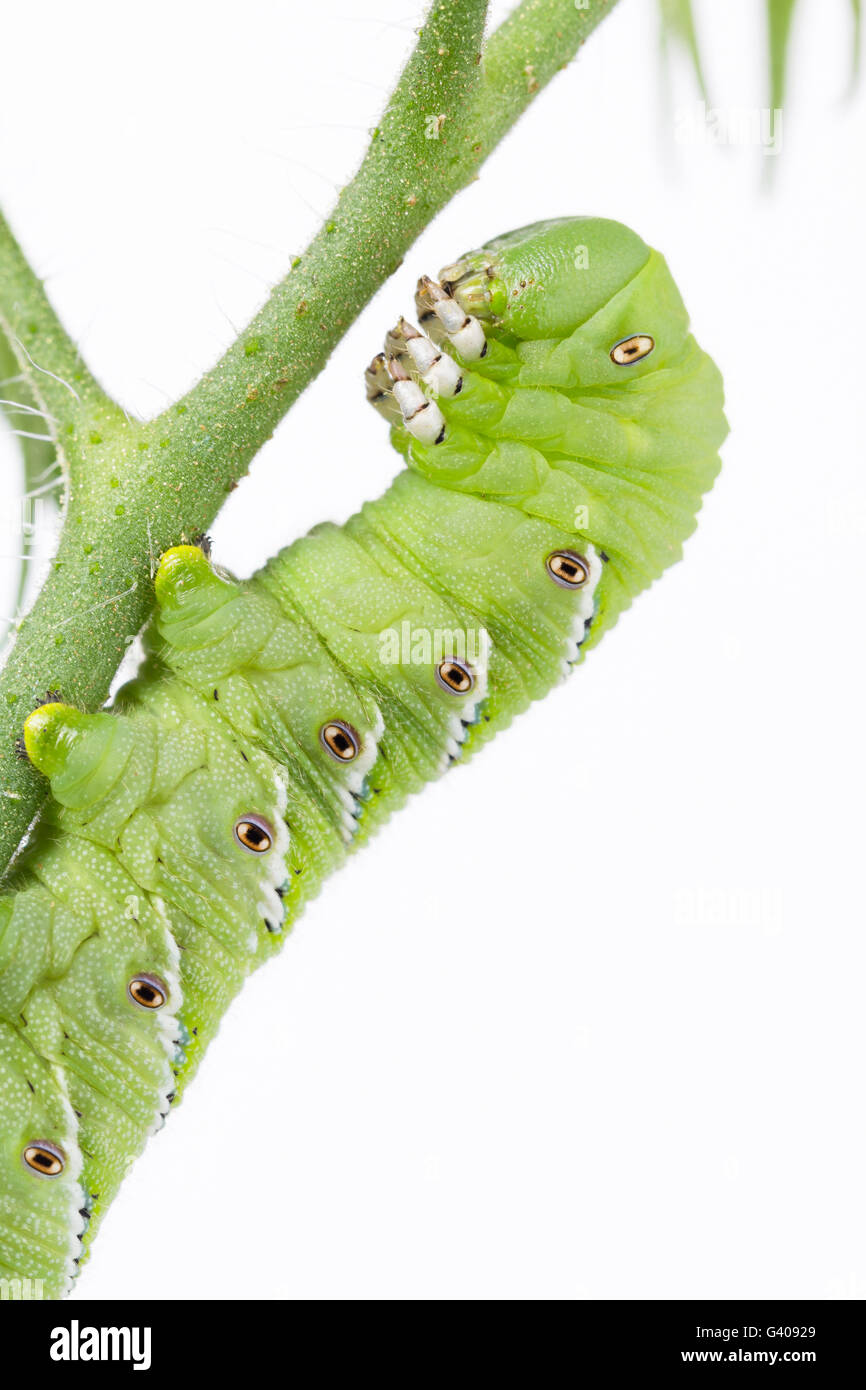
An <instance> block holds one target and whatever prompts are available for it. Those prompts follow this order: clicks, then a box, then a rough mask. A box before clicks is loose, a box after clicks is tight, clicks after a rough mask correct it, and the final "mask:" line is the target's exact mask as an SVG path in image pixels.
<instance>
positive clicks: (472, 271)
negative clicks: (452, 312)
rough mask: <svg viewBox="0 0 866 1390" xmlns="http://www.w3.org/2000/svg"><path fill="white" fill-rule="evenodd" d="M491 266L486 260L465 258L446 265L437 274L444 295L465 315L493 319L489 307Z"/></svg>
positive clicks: (492, 273) (491, 277) (491, 309)
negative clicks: (452, 300)
mask: <svg viewBox="0 0 866 1390" xmlns="http://www.w3.org/2000/svg"><path fill="white" fill-rule="evenodd" d="M493 277H494V272H493V266H492V265H491V263H490V262H489V261H488V260H484V261H479V260H478V259H477V258H472V257H467V258H465V259H463V260H460V261H455V262H454V264H453V265H446V266H445V267H444V268H443V269H442V270H440V272H439V281H440V284H441V285H442V288H443V290H444V291H445V293H446V294H448V295H451V296H452V298H454V299H456V301H457V303H458V304H459V305H460V307H461V309H462V310H463V311H464V313H466V314H471V315H474V316H475V317H476V318H479V319H492V318H493V317H494V314H493V308H492V305H491V299H492V294H491V281H492V280H493Z"/></svg>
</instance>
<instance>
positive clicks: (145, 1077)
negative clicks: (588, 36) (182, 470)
mask: <svg viewBox="0 0 866 1390" xmlns="http://www.w3.org/2000/svg"><path fill="white" fill-rule="evenodd" d="M417 305H418V312H419V316H420V330H423V331H419V329H417V328H414V327H412V326H411V325H409V324H407V323H406V322H404V321H403V320H401V321H400V323H399V324H398V326H397V328H396V329H395V330H394V331H393V332H392V333H390V334H389V335H388V337H387V340H386V351H385V353H384V354H382V355H380V356H379V357H377V358H376V359H374V361H373V363H372V364H371V366H370V368H369V369H368V372H367V390H368V395H369V397H370V399H371V400H372V402H373V404H374V405H375V406H376V408H377V409H379V410H380V411H381V412H382V413H383V414H384V415H385V416H386V417H387V418H388V419H389V420H390V421H391V425H392V430H391V437H392V442H393V443H394V445H395V446H396V448H397V449H398V450H399V451H400V453H401V454H402V455H403V458H404V459H405V462H406V465H407V467H406V469H405V470H404V471H401V473H400V474H399V475H398V476H397V478H396V480H395V481H394V483H393V484H392V485H391V487H390V488H389V489H388V491H387V492H386V493H385V494H384V496H383V497H381V498H380V499H379V500H378V501H375V502H371V503H369V504H367V505H366V506H365V507H363V508H362V510H361V511H360V512H359V513H358V514H357V515H356V516H354V517H352V518H351V519H350V520H349V521H348V522H347V523H346V524H345V525H344V526H335V525H330V524H327V525H323V526H319V527H316V528H315V529H314V530H313V531H312V532H311V533H310V534H309V535H307V536H305V537H303V538H302V539H300V540H298V541H296V542H295V543H294V544H293V545H291V546H290V547H289V548H288V549H287V550H285V551H283V552H282V553H281V554H280V555H278V556H277V557H276V558H275V559H273V560H272V561H271V562H270V563H269V564H268V565H266V566H265V568H264V569H263V570H261V571H260V572H259V573H258V574H257V575H256V576H255V577H254V578H253V579H251V580H250V581H249V582H246V583H238V582H236V581H235V580H234V579H232V578H231V577H230V576H228V575H226V574H224V573H222V572H221V571H219V570H218V569H217V568H215V567H214V566H212V564H211V562H210V560H209V558H208V556H207V554H206V553H205V552H204V551H203V550H202V549H201V548H198V547H195V546H188V545H182V546H178V547H177V548H175V549H173V550H170V551H168V552H167V553H166V554H165V555H163V556H162V559H161V561H160V564H159V569H158V572H157V575H156V581H155V588H156V600H157V605H158V608H157V616H156V619H155V623H154V625H153V628H152V630H151V632H150V634H149V637H148V656H147V659H146V662H145V664H144V667H143V669H142V671H141V673H140V675H139V677H138V678H137V679H136V680H134V681H133V682H131V683H130V684H129V685H127V686H126V687H125V688H124V689H123V690H122V691H121V692H120V694H119V695H118V697H117V700H116V702H115V706H114V709H113V711H112V712H110V713H109V712H104V713H100V714H94V715H91V714H84V713H81V712H79V711H77V710H75V709H72V708H70V707H69V706H67V705H64V704H62V703H60V702H59V700H57V699H54V698H52V699H51V701H50V702H49V703H46V704H45V705H43V706H41V707H40V708H38V709H36V710H35V711H34V712H33V713H32V714H31V715H30V717H29V718H28V720H27V722H26V725H25V730H24V746H25V749H26V754H27V755H28V756H29V757H30V759H31V760H32V762H33V763H34V764H35V766H36V767H37V768H39V769H40V770H41V771H42V772H43V773H44V774H45V776H46V777H48V778H49V779H50V783H51V792H52V798H51V803H50V807H49V810H48V812H47V814H46V816H45V818H44V820H43V822H42V823H41V825H40V827H39V829H38V832H37V833H36V835H35V836H34V838H33V840H32V842H31V844H30V845H29V847H28V848H27V850H26V852H25V853H24V855H23V856H22V858H21V860H20V861H19V864H18V866H17V869H16V873H15V876H14V879H13V881H12V882H11V884H10V885H9V888H8V890H7V891H6V892H5V893H4V894H3V895H2V897H0V1280H7V1281H8V1280H18V1281H27V1280H29V1281H31V1287H38V1290H39V1291H40V1292H41V1293H42V1294H43V1296H45V1297H59V1296H61V1295H62V1294H63V1293H64V1292H65V1291H66V1290H68V1288H69V1287H70V1283H71V1280H72V1279H73V1277H74V1275H75V1273H76V1272H77V1269H78V1266H79V1263H80V1260H81V1258H82V1255H83V1254H85V1253H86V1252H87V1251H88V1249H89V1246H90V1242H91V1241H92V1238H93V1235H94V1233H95V1231H96V1228H97V1227H98V1224H99V1221H100V1218H101V1216H102V1214H103V1213H104V1211H105V1209H106V1207H107V1205H108V1203H109V1202H110V1201H111V1199H112V1197H113V1196H114V1194H115V1192H116V1191H117V1188H118V1186H119V1184H120V1182H121V1180H122V1178H123V1176H124V1174H125V1173H126V1171H127V1169H128V1168H129V1166H130V1164H131V1163H132V1161H133V1160H134V1159H135V1158H136V1156H137V1155H138V1154H139V1152H140V1151H141V1149H142V1147H143V1145H144V1142H145V1140H146V1138H147V1136H148V1135H149V1134H150V1133H151V1132H152V1131H153V1130H155V1129H156V1128H158V1127H159V1126H160V1125H161V1124H162V1121H163V1119H164V1117H165V1115H166V1113H167V1112H168V1110H169V1107H170V1106H171V1104H172V1102H173V1101H175V1100H176V1098H177V1097H178V1096H179V1095H180V1094H181V1092H182V1090H183V1088H184V1086H185V1085H186V1084H187V1082H188V1080H189V1078H190V1076H191V1075H192V1074H193V1072H194V1070H195V1068H196V1066H197V1064H198V1062H199V1060H200V1058H201V1056H202V1054H203V1052H204V1050H205V1048H206V1046H207V1044H208V1041H209V1040H210V1038H211V1037H212V1036H213V1035H214V1032H215V1031H216V1028H217V1027H218V1024H219V1021H220V1018H221V1016H222V1014H223V1012H224V1010H225V1009H226V1008H227V1006H228V1004H229V1002H230V1001H231V999H232V997H233V995H234V994H235V993H236V991H237V990H238V989H239V988H240V986H241V984H242V983H243V981H244V979H245V977H246V976H247V975H248V974H249V972H250V971H251V970H252V969H254V968H255V967H256V966H258V965H260V964H261V963H262V962H263V961H265V960H267V959H268V958H269V957H270V956H271V955H273V954H274V953H275V952H276V951H277V950H278V949H279V947H280V945H281V944H282V940H283V938H284V937H285V935H286V932H287V930H288V928H289V926H290V924H291V923H292V922H293V921H294V920H295V918H296V917H297V915H298V913H299V912H300V910H301V909H302V907H303V905H304V903H305V902H306V901H307V899H308V898H309V897H310V896H311V895H312V894H314V893H315V892H317V891H318V889H319V887H320V885H321V883H322V881H323V879H324V878H325V876H326V875H327V874H329V873H330V872H332V870H333V869H335V868H336V867H337V866H338V865H339V864H340V863H341V861H342V860H343V858H344V857H345V855H346V854H347V852H348V851H349V850H350V849H351V848H354V847H355V846H357V845H359V844H361V843H363V842H364V840H365V839H366V838H367V837H368V836H369V835H371V834H372V833H373V832H374V831H375V830H376V829H377V828H378V827H379V826H380V825H381V824H382V822H383V821H384V820H385V819H386V818H387V817H388V816H389V815H390V814H391V812H392V811H393V810H395V809H396V808H397V807H398V806H400V805H401V804H402V802H403V801H404V800H405V799H406V797H407V796H408V795H409V794H410V793H411V792H415V791H417V790H419V789H420V788H421V787H422V786H423V785H424V783H425V782H427V781H429V780H430V779H432V778H435V777H437V776H439V775H440V774H441V773H442V772H443V771H445V770H446V768H448V767H449V766H450V764H451V763H453V762H455V761H456V760H458V759H460V760H465V759H466V758H467V757H468V756H469V755H471V754H472V753H474V752H475V751H476V750H477V749H478V748H479V747H481V745H482V744H483V743H484V742H485V741H486V740H487V739H488V738H490V737H491V736H492V735H493V734H494V733H496V732H497V731H498V730H499V729H502V728H504V727H505V726H506V725H507V724H508V723H510V721H511V719H512V718H513V717H514V716H515V715H516V714H518V713H519V712H520V711H521V710H523V709H525V708H526V707H527V706H528V705H529V703H530V702H531V701H532V700H536V699H538V698H540V697H541V696H542V695H544V694H545V693H546V692H547V691H548V690H549V689H550V688H551V687H552V686H553V685H555V684H556V683H557V682H558V681H559V680H560V679H561V677H562V675H563V673H564V672H567V671H568V670H569V669H570V667H571V666H572V665H573V664H574V663H575V661H576V660H577V659H578V658H579V657H580V656H581V655H582V654H583V652H584V651H585V650H586V649H587V648H588V647H589V646H590V645H592V644H594V643H595V642H597V641H598V639H599V637H600V636H601V634H602V632H603V631H604V630H605V629H606V628H608V627H610V626H611V625H612V623H613V622H615V620H616V618H617V617H618V615H619V614H620V613H621V612H622V610H623V609H624V608H625V607H626V605H627V604H628V603H630V601H631V599H632V598H633V597H634V595H635V594H636V593H637V592H638V591H639V590H641V589H643V588H645V587H646V585H647V584H649V583H650V582H651V581H652V580H653V579H654V578H656V577H657V576H658V575H660V574H661V572H662V571H663V570H664V569H665V568H666V566H668V565H669V564H671V563H672V562H673V561H674V560H676V559H677V558H678V557H679V555H680V553H681V545H682V542H683V540H684V539H685V537H686V536H688V535H689V533H690V532H691V531H692V530H693V528H694V525H695V517H696V513H697V511H698V509H699V507H700V504H701V497H702V494H703V493H704V492H705V491H706V490H707V489H708V488H709V487H710V485H711V483H712V481H713V479H714V477H715V476H716V473H717V470H718V467H719V460H718V453H717V451H718V447H719V445H720V443H721V441H722V439H723V438H724V435H725V433H726V425H725V420H724V415H723V412H722V385H721V379H720V377H719V373H718V371H717V370H716V368H715V366H714V365H713V363H712V361H711V360H710V358H709V357H707V355H706V354H705V353H704V352H702V351H701V349H700V348H699V347H698V346H697V344H696V343H695V341H694V339H693V338H692V337H691V335H690V334H689V331H688V320H687V316H686V312H685V309H684V307H683V304H682V301H681V299H680V296H679V293H678V291H677V289H676V286H675V285H674V282H673V280H672V279H671V276H670V274H669V272H668V269H667V267H666V265H665V262H664V260H663V259H662V257H661V256H660V255H659V254H658V253H657V252H655V251H652V250H650V249H649V248H648V247H647V246H646V245H645V244H644V242H643V241H642V240H641V239H640V238H639V237H638V236H636V235H635V234H634V233H633V232H631V231H629V230H628V229H627V228H626V227H623V226H621V225H619V224H618V223H615V222H610V221H604V220H601V219H596V218H573V219H563V220H560V221H554V222H546V223H541V224H538V225H537V226H534V227H529V228H526V229H524V230H522V231H518V232H514V233H512V234H510V235H509V236H505V237H502V238H500V239H499V240H497V241H494V242H491V243H490V244H489V245H488V246H486V247H484V248H483V249H482V250H481V251H478V252H474V253H472V254H470V255H467V256H465V257H463V258H462V259H461V260H460V261H459V262H457V263H456V264H455V265H452V266H449V267H448V268H447V269H446V270H445V271H443V272H442V275H441V277H440V281H439V282H438V283H436V282H433V281H431V280H427V279H423V280H422V281H421V282H420V283H419V289H418V297H417ZM34 1281H40V1282H39V1283H38V1285H37V1284H35V1283H34Z"/></svg>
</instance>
